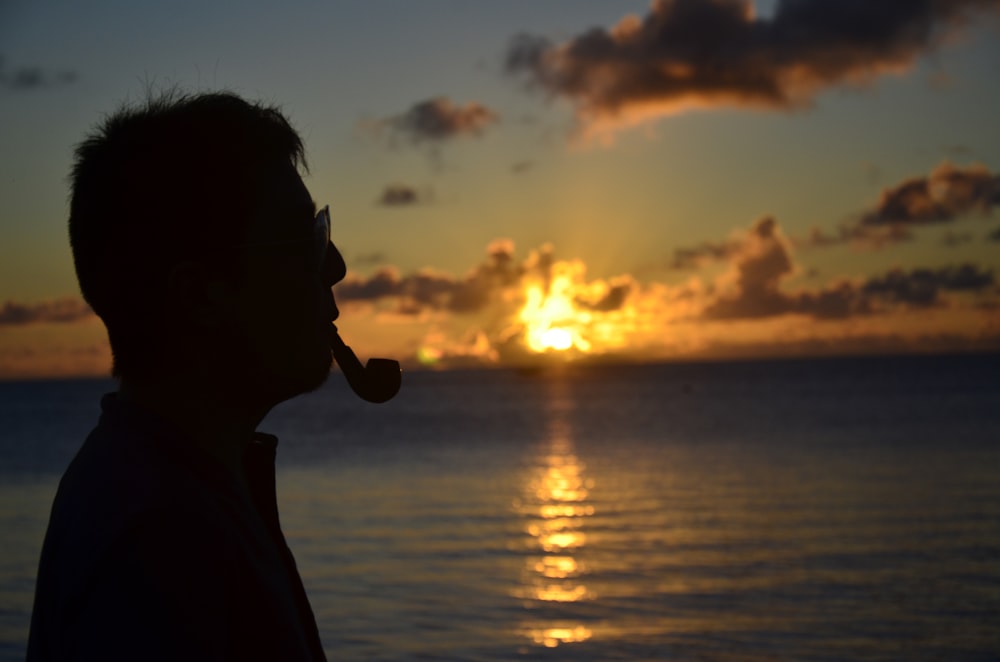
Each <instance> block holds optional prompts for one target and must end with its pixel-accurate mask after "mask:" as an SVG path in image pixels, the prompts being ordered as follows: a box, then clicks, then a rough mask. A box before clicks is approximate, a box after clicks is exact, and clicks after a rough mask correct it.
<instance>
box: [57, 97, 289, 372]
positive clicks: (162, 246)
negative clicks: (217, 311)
mask: <svg viewBox="0 0 1000 662" xmlns="http://www.w3.org/2000/svg"><path fill="white" fill-rule="evenodd" d="M285 164H291V166H293V167H295V168H302V169H305V168H306V162H305V153H304V148H303V145H302V139H301V137H300V136H299V134H298V133H297V132H296V131H295V129H293V128H292V126H291V124H290V123H289V121H288V119H287V118H286V117H285V116H284V115H283V114H282V112H281V111H280V110H279V109H278V108H276V107H273V106H266V105H263V104H261V103H256V102H249V101H246V100H244V99H242V98H240V97H239V96H237V95H235V94H233V93H230V92H212V93H200V94H185V93H180V92H178V91H176V90H171V91H168V92H165V93H161V94H158V95H152V94H151V95H149V96H148V98H147V99H146V100H145V101H144V102H141V103H138V104H127V103H126V104H123V105H122V106H121V107H120V108H119V109H118V110H116V111H115V112H114V113H112V114H111V115H109V116H107V117H106V118H104V119H103V120H102V121H101V122H100V123H99V124H98V125H97V126H96V127H95V129H94V130H93V131H92V132H91V133H90V134H88V135H87V136H86V138H85V139H84V140H83V142H81V143H80V144H79V145H78V146H77V148H76V159H75V162H74V165H73V170H72V174H71V199H70V216H69V236H70V245H71V247H72V250H73V262H74V265H75V267H76V274H77V279H78V280H79V283H80V290H81V292H82V294H83V298H84V299H85V300H86V301H87V303H88V304H90V306H91V308H93V310H94V312H95V313H96V314H97V315H98V316H99V317H100V318H101V319H102V320H103V322H104V324H105V326H106V327H107V329H108V337H109V340H110V343H111V351H112V355H113V357H114V364H113V368H112V374H114V375H115V376H122V375H127V374H139V373H141V372H143V371H144V370H148V369H149V368H150V362H151V357H150V354H156V352H155V350H152V351H151V348H150V344H149V341H150V339H152V338H154V337H155V327H156V324H155V323H151V322H153V321H154V320H155V319H156V306H157V304H158V302H157V301H156V300H155V299H156V298H158V297H159V296H160V295H161V294H162V293H163V291H164V290H163V287H164V286H165V284H166V279H167V275H168V274H169V271H170V268H171V267H172V266H173V265H175V264H177V263H179V262H181V261H183V260H185V259H189V258H192V257H194V256H196V255H197V254H199V253H201V254H203V253H204V251H206V250H211V249H213V248H220V247H224V246H226V245H228V244H233V243H235V242H238V241H240V239H241V238H242V237H243V236H244V235H245V233H246V230H247V219H248V218H249V217H250V214H251V212H252V211H253V206H254V203H255V197H254V193H255V189H256V184H255V179H256V178H259V177H260V175H261V174H262V173H263V172H267V171H268V169H273V168H275V167H276V166H282V165H285Z"/></svg>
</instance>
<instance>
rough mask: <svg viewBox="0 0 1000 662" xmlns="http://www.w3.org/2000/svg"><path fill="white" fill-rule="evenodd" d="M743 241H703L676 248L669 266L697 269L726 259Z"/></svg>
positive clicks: (736, 250) (734, 253)
mask: <svg viewBox="0 0 1000 662" xmlns="http://www.w3.org/2000/svg"><path fill="white" fill-rule="evenodd" d="M742 245H743V242H742V241H741V240H735V239H734V240H728V241H704V242H702V243H700V244H698V245H697V246H695V247H693V248H676V249H674V256H673V258H672V259H671V260H670V262H669V263H668V266H669V268H671V269H676V270H680V271H684V270H688V269H699V268H701V267H703V266H705V265H706V264H709V263H712V262H718V261H720V260H728V259H729V258H730V257H732V256H734V255H736V254H737V253H738V252H739V251H740V249H741V247H742Z"/></svg>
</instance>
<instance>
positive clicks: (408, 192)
mask: <svg viewBox="0 0 1000 662" xmlns="http://www.w3.org/2000/svg"><path fill="white" fill-rule="evenodd" d="M432 198H433V194H432V193H431V191H430V190H424V191H420V190H417V189H416V188H414V187H413V186H409V185H407V184H398V183H396V184H389V185H387V186H386V187H385V188H384V189H383V190H382V193H380V194H379V196H378V199H377V200H376V204H378V205H380V206H382V207H412V206H414V205H419V204H425V203H427V202H430V200H431V199H432Z"/></svg>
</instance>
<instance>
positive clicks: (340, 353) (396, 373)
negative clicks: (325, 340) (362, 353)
mask: <svg viewBox="0 0 1000 662" xmlns="http://www.w3.org/2000/svg"><path fill="white" fill-rule="evenodd" d="M330 349H331V350H332V351H333V358H334V359H335V360H336V361H337V365H339V366H340V370H341V372H343V373H344V377H346V378H347V383H348V384H350V386H351V390H353V391H354V392H355V393H357V394H358V397H360V398H361V399H362V400H367V401H368V402H375V403H381V402H386V401H388V400H391V399H392V398H393V396H395V395H396V394H397V393H399V387H400V385H401V384H402V382H403V370H402V368H400V367H399V361H395V360H393V359H368V362H367V363H366V364H365V365H364V366H362V365H361V361H359V360H358V357H357V356H356V355H355V354H354V350H352V349H351V348H350V347H348V346H347V345H346V344H345V343H344V341H343V339H342V338H341V337H340V334H339V333H337V327H336V326H334V325H333V324H331V325H330Z"/></svg>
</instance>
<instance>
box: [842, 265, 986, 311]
mask: <svg viewBox="0 0 1000 662" xmlns="http://www.w3.org/2000/svg"><path fill="white" fill-rule="evenodd" d="M995 282H996V281H995V279H994V276H993V272H992V270H990V271H984V270H980V269H979V268H978V267H977V266H975V265H973V264H962V265H959V266H949V267H943V268H940V269H926V268H919V269H913V270H911V271H904V270H902V269H893V270H891V271H889V272H888V273H886V274H885V275H884V276H879V277H876V278H872V279H869V280H868V281H866V282H865V283H864V284H862V285H861V287H860V288H859V289H858V292H859V294H860V295H861V296H862V297H872V298H877V299H879V300H881V301H883V302H886V303H889V304H903V305H906V306H912V307H915V308H926V307H929V306H935V305H938V304H939V303H940V293H941V292H983V291H986V290H987V289H989V288H991V287H992V286H993V285H994V283H995Z"/></svg>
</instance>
